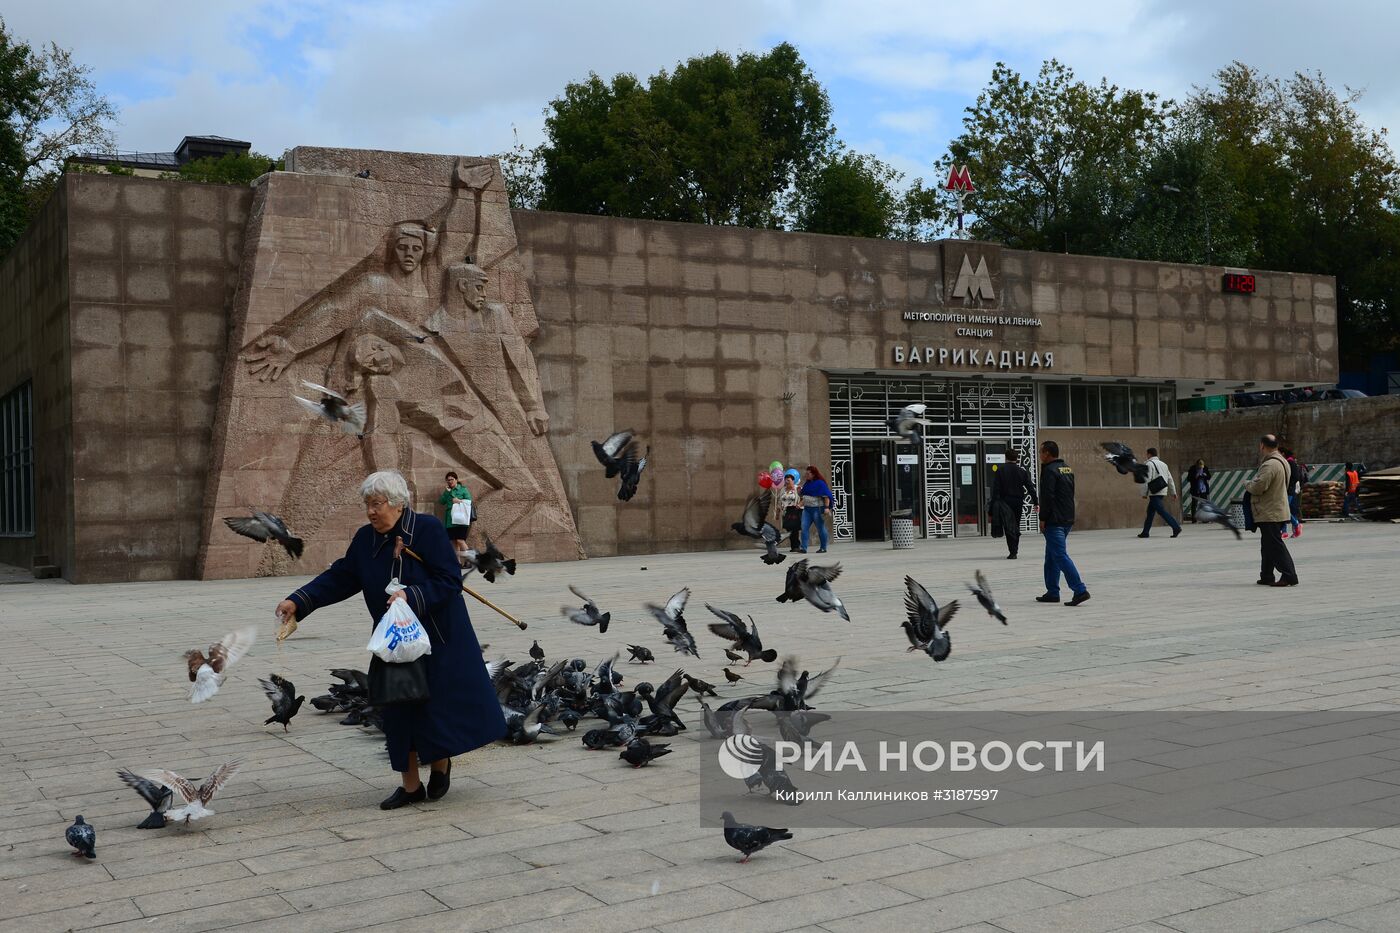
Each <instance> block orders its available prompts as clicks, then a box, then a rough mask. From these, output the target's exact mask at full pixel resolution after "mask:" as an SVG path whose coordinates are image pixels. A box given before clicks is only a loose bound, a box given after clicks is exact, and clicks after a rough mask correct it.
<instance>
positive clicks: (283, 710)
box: [258, 674, 306, 732]
mask: <svg viewBox="0 0 1400 933" xmlns="http://www.w3.org/2000/svg"><path fill="white" fill-rule="evenodd" d="M258 684H259V685H260V686H261V687H262V689H263V693H265V694H267V698H268V699H269V700H271V701H272V715H271V716H269V717H268V718H267V719H265V720H264V721H263V725H264V726H270V725H272V724H273V723H274V722H280V723H281V724H282V731H283V732H287V731H289V730H288V729H287V726H288V725H289V724H290V723H291V721H292V717H293V716H295V715H296V714H297V711H298V710H299V709H301V704H302V703H305V702H306V697H299V696H297V695H296V692H297V688H296V685H295V684H293V683H292V682H291V681H290V680H287V679H285V678H283V677H279V676H278V675H277V674H269V675H268V678H267V680H263V679H262V678H261V677H259V678H258Z"/></svg>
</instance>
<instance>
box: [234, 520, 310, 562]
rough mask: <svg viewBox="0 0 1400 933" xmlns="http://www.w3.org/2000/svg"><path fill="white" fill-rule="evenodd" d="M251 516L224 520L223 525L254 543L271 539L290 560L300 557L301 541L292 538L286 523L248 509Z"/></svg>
mask: <svg viewBox="0 0 1400 933" xmlns="http://www.w3.org/2000/svg"><path fill="white" fill-rule="evenodd" d="M248 511H250V512H252V513H253V515H252V517H251V518H226V519H224V524H225V525H227V526H229V528H231V529H233V530H234V531H235V532H237V533H238V534H240V535H242V536H243V537H245V538H252V539H253V540H254V541H266V540H267V539H268V538H273V539H275V540H276V541H277V543H278V544H280V545H282V547H284V548H286V549H287V553H288V554H290V555H291V556H292V559H293V560H295V559H296V558H298V557H300V556H301V550H302V544H301V539H300V538H296V537H293V536H292V533H291V532H290V531H288V530H287V523H286V522H284V521H282V519H280V518H278V517H277V516H276V515H271V514H269V513H267V512H259V511H258V510H257V509H249V510H248Z"/></svg>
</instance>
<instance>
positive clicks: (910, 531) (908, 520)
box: [890, 509, 914, 551]
mask: <svg viewBox="0 0 1400 933" xmlns="http://www.w3.org/2000/svg"><path fill="white" fill-rule="evenodd" d="M890 539H891V541H892V542H893V543H894V548H895V550H897V551H899V550H904V549H905V548H912V547H913V546H914V519H913V516H912V512H911V510H910V509H901V510H900V511H898V512H891V513H890Z"/></svg>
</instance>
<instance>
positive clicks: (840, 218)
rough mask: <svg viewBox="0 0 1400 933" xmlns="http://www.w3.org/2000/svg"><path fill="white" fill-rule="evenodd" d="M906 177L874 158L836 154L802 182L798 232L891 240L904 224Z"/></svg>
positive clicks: (795, 220) (796, 214) (796, 217)
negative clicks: (902, 184)
mask: <svg viewBox="0 0 1400 933" xmlns="http://www.w3.org/2000/svg"><path fill="white" fill-rule="evenodd" d="M902 178H903V175H902V174H901V173H900V172H897V171H895V170H894V169H893V168H891V167H890V166H888V165H886V164H885V163H883V162H881V161H880V160H879V159H877V158H875V157H874V156H868V155H861V154H859V153H855V152H844V151H839V150H838V151H836V152H833V153H832V155H831V156H830V157H829V158H827V159H826V160H825V161H823V162H822V163H821V164H819V165H818V166H817V167H816V168H815V169H814V170H813V171H812V172H811V173H809V175H808V177H805V178H803V179H802V182H801V184H800V185H799V187H798V191H797V192H796V193H795V196H794V199H793V201H794V203H793V228H794V229H797V230H805V231H807V232H809V233H835V234H843V235H846V236H864V237H891V236H894V235H895V232H896V230H897V229H899V228H900V226H901V221H902V220H903V217H904V215H903V213H902V211H901V208H902V206H903V201H902V198H901V195H900V192H899V190H898V185H899V182H900V180H901V179H902Z"/></svg>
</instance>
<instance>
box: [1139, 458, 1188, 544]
mask: <svg viewBox="0 0 1400 933" xmlns="http://www.w3.org/2000/svg"><path fill="white" fill-rule="evenodd" d="M1143 465H1144V466H1146V467H1147V482H1146V483H1144V484H1143V487H1142V495H1143V497H1144V498H1145V499H1147V517H1146V518H1145V519H1144V520H1143V522H1142V534H1140V535H1138V537H1139V538H1146V537H1150V533H1151V531H1152V520H1153V518H1155V517H1156V516H1158V515H1160V516H1162V521H1164V522H1166V523H1167V525H1168V526H1170V528H1171V530H1172V537H1173V538H1175V537H1176V536H1177V535H1179V534H1181V525H1179V524H1177V521H1176V519H1175V518H1173V517H1172V513H1171V512H1168V511H1167V508H1166V506H1165V505H1164V504H1163V503H1164V502H1165V501H1166V498H1167V496H1169V495H1170V496H1171V498H1172V501H1173V502H1175V501H1176V484H1175V483H1174V482H1172V473H1171V470H1169V469H1167V465H1166V464H1165V463H1163V462H1162V458H1161V457H1159V456H1157V448H1156V447H1149V448H1147V462H1146V463H1145V464H1143Z"/></svg>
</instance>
